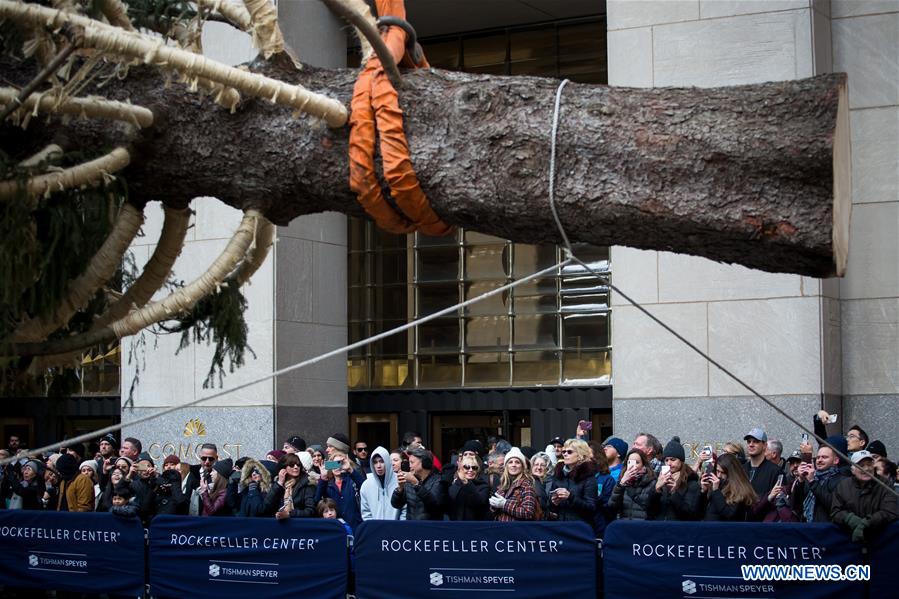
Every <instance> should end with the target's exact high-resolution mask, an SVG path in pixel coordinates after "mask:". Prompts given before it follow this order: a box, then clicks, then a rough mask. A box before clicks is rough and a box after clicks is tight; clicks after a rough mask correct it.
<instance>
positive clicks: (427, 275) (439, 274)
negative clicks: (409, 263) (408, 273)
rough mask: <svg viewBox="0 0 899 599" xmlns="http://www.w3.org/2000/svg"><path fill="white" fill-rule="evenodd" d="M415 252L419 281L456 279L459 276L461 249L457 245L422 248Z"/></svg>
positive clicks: (416, 275) (416, 273)
mask: <svg viewBox="0 0 899 599" xmlns="http://www.w3.org/2000/svg"><path fill="white" fill-rule="evenodd" d="M415 254H416V256H417V260H418V266H417V268H416V271H415V278H416V280H417V281H419V282H422V281H455V280H457V279H458V278H459V249H458V248H457V247H456V246H448V247H435V248H427V249H424V248H421V249H418V250H416V252H415Z"/></svg>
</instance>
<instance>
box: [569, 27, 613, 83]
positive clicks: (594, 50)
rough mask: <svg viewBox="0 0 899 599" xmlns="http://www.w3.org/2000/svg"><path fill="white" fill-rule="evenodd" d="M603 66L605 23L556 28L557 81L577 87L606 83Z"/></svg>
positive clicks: (605, 72) (606, 74) (604, 58)
mask: <svg viewBox="0 0 899 599" xmlns="http://www.w3.org/2000/svg"><path fill="white" fill-rule="evenodd" d="M606 63H607V58H606V35H605V23H604V22H602V21H596V22H593V23H583V24H579V25H568V26H563V27H559V77H568V78H569V79H571V80H572V81H575V82H578V83H606V82H607V79H608V72H607V66H606Z"/></svg>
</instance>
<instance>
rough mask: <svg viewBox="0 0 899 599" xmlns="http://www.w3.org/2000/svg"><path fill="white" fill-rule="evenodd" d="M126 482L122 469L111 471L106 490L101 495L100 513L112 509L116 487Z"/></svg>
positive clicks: (98, 508)
mask: <svg viewBox="0 0 899 599" xmlns="http://www.w3.org/2000/svg"><path fill="white" fill-rule="evenodd" d="M123 480H125V473H124V472H122V470H121V469H120V468H112V469H110V471H109V480H108V481H106V488H105V489H103V493H101V494H100V502H99V503H98V504H97V511H98V512H108V511H110V510H111V509H112V492H113V491H114V490H115V488H116V485H118V484H119V483H121V482H122V481H123Z"/></svg>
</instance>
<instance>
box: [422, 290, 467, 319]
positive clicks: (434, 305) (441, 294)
mask: <svg viewBox="0 0 899 599" xmlns="http://www.w3.org/2000/svg"><path fill="white" fill-rule="evenodd" d="M416 289H417V291H418V316H427V315H428V314H433V313H434V312H437V311H438V310H442V309H443V308H448V307H449V306H452V305H453V304H457V303H459V285H458V283H456V282H455V281H454V282H452V283H430V284H427V285H418V286H417V287H416Z"/></svg>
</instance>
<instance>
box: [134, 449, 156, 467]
mask: <svg viewBox="0 0 899 599" xmlns="http://www.w3.org/2000/svg"><path fill="white" fill-rule="evenodd" d="M137 461H138V462H150V464H151V465H153V466H155V465H156V462H154V461H153V458H151V457H150V454H149V453H147V452H146V451H145V452H143V453H142V454H140V455H139V456H137Z"/></svg>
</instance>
